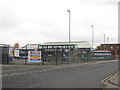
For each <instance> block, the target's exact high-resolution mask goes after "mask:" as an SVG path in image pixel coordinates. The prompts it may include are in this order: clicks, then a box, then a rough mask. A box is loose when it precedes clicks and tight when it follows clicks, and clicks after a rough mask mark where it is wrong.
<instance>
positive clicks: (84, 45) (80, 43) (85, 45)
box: [45, 41, 92, 48]
mask: <svg viewBox="0 0 120 90" xmlns="http://www.w3.org/2000/svg"><path fill="white" fill-rule="evenodd" d="M45 44H48V45H61V44H69V42H46V43H45ZM70 44H77V45H78V48H92V46H91V44H90V43H89V42H88V41H71V42H70Z"/></svg>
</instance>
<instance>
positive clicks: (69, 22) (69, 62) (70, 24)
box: [67, 10, 71, 64]
mask: <svg viewBox="0 0 120 90" xmlns="http://www.w3.org/2000/svg"><path fill="white" fill-rule="evenodd" d="M67 11H68V12H69V60H68V64H69V63H70V29H71V27H70V26H71V12H70V10H67Z"/></svg>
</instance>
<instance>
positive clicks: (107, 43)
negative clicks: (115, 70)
mask: <svg viewBox="0 0 120 90" xmlns="http://www.w3.org/2000/svg"><path fill="white" fill-rule="evenodd" d="M109 39H110V38H107V49H108V40H109Z"/></svg>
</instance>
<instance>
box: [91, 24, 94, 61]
mask: <svg viewBox="0 0 120 90" xmlns="http://www.w3.org/2000/svg"><path fill="white" fill-rule="evenodd" d="M91 27H92V49H93V51H92V60H94V57H93V56H94V26H93V25H91Z"/></svg>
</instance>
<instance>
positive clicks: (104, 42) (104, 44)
mask: <svg viewBox="0 0 120 90" xmlns="http://www.w3.org/2000/svg"><path fill="white" fill-rule="evenodd" d="M103 35H104V50H105V33H103Z"/></svg>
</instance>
